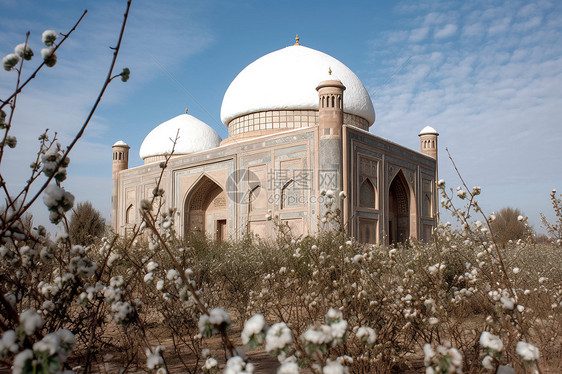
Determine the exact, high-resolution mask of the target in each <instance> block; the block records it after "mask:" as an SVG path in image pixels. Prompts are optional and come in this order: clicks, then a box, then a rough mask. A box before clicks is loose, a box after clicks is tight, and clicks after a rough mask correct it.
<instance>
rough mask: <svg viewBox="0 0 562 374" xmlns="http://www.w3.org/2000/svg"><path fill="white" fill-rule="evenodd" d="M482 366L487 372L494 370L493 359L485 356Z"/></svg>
mask: <svg viewBox="0 0 562 374" xmlns="http://www.w3.org/2000/svg"><path fill="white" fill-rule="evenodd" d="M482 366H484V368H485V369H488V370H494V367H495V366H494V359H493V358H492V357H491V356H486V357H484V359H483V360H482Z"/></svg>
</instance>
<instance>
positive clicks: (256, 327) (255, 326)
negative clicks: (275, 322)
mask: <svg viewBox="0 0 562 374" xmlns="http://www.w3.org/2000/svg"><path fill="white" fill-rule="evenodd" d="M264 328H265V318H264V317H263V314H256V315H255V316H253V317H252V318H250V319H249V320H247V321H246V323H245V324H244V330H242V334H241V338H242V343H243V344H244V345H246V344H248V343H249V342H250V339H251V338H252V336H253V335H255V334H259V333H261V332H262V331H263V330H264Z"/></svg>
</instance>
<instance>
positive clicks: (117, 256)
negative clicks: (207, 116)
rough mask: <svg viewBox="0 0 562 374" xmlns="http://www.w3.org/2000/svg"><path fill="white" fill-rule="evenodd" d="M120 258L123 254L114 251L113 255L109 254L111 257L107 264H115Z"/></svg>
mask: <svg viewBox="0 0 562 374" xmlns="http://www.w3.org/2000/svg"><path fill="white" fill-rule="evenodd" d="M120 259H121V256H119V255H118V254H117V253H112V254H111V255H109V258H108V259H107V266H109V267H111V266H113V263H114V262H115V261H117V260H120Z"/></svg>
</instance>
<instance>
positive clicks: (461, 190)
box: [457, 187, 466, 199]
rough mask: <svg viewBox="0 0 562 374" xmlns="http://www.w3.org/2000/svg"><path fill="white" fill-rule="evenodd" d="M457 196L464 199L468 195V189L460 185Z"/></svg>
mask: <svg viewBox="0 0 562 374" xmlns="http://www.w3.org/2000/svg"><path fill="white" fill-rule="evenodd" d="M457 196H458V197H459V198H461V199H464V198H465V197H466V191H464V190H463V189H462V188H460V187H458V188H457Z"/></svg>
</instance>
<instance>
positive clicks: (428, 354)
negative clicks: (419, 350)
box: [423, 343, 435, 366]
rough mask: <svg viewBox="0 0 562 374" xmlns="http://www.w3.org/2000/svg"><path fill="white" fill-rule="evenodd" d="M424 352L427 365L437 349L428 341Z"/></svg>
mask: <svg viewBox="0 0 562 374" xmlns="http://www.w3.org/2000/svg"><path fill="white" fill-rule="evenodd" d="M423 354H424V363H425V366H427V365H429V364H430V363H431V359H432V358H433V357H434V356H435V351H434V350H433V348H432V347H431V344H429V343H426V344H424V346H423Z"/></svg>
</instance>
